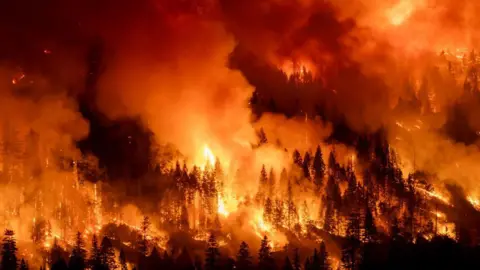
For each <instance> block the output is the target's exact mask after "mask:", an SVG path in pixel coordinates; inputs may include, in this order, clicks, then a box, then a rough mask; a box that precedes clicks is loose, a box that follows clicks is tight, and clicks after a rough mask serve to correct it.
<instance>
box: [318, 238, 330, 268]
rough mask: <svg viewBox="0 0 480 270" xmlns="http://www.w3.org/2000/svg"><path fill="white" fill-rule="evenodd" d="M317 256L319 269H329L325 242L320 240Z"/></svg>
mask: <svg viewBox="0 0 480 270" xmlns="http://www.w3.org/2000/svg"><path fill="white" fill-rule="evenodd" d="M318 258H319V262H320V264H319V266H320V267H319V269H320V270H330V259H329V257H328V252H327V248H326V246H325V242H323V241H322V242H321V243H320V252H319V254H318Z"/></svg>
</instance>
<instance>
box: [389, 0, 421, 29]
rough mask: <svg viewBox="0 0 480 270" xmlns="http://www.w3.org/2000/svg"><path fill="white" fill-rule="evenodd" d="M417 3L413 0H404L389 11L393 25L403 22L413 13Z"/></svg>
mask: <svg viewBox="0 0 480 270" xmlns="http://www.w3.org/2000/svg"><path fill="white" fill-rule="evenodd" d="M414 10H415V5H414V3H413V2H412V1H411V0H402V1H400V2H399V3H398V4H396V5H395V6H394V7H392V8H391V9H390V10H388V11H387V17H388V19H389V21H390V23H391V24H392V25H395V26H398V25H401V24H403V23H404V22H405V21H406V20H408V18H409V17H410V16H411V15H412V13H413V11H414Z"/></svg>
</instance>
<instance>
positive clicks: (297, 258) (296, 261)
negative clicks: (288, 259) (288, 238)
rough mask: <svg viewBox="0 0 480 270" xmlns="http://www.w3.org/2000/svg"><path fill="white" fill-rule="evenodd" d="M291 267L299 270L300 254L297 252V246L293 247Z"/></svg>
mask: <svg viewBox="0 0 480 270" xmlns="http://www.w3.org/2000/svg"><path fill="white" fill-rule="evenodd" d="M293 269H294V270H300V269H301V265H300V254H299V252H298V248H295V254H294V257H293Z"/></svg>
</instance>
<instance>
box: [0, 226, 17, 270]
mask: <svg viewBox="0 0 480 270" xmlns="http://www.w3.org/2000/svg"><path fill="white" fill-rule="evenodd" d="M17 263H18V262H17V243H16V241H15V233H14V232H13V230H8V229H7V230H5V233H4V237H3V242H2V263H1V269H2V270H16V269H17Z"/></svg>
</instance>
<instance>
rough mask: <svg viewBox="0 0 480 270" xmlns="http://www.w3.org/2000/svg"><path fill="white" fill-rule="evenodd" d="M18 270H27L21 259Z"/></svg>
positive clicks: (25, 263) (26, 264)
mask: <svg viewBox="0 0 480 270" xmlns="http://www.w3.org/2000/svg"><path fill="white" fill-rule="evenodd" d="M20 270H28V263H27V262H26V261H25V260H24V259H23V258H22V260H21V261H20Z"/></svg>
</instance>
